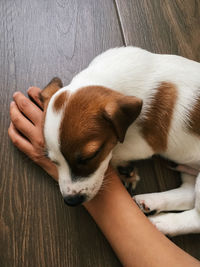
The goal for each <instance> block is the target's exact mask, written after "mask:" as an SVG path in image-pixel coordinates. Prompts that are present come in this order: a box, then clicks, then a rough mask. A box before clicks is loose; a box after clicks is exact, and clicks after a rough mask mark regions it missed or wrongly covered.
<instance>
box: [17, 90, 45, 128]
mask: <svg viewBox="0 0 200 267" xmlns="http://www.w3.org/2000/svg"><path fill="white" fill-rule="evenodd" d="M13 99H14V100H15V103H16V104H17V107H18V109H19V110H20V111H21V112H22V113H23V114H24V115H25V116H26V117H27V118H28V119H29V120H30V121H32V123H33V124H34V125H37V124H41V122H42V115H43V112H42V111H41V109H40V108H39V107H37V106H36V105H35V104H34V103H33V102H32V101H31V100H29V99H28V98H27V97H25V95H23V94H22V93H21V92H16V93H14V95H13Z"/></svg>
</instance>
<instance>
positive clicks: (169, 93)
mask: <svg viewBox="0 0 200 267" xmlns="http://www.w3.org/2000/svg"><path fill="white" fill-rule="evenodd" d="M176 100H177V89H176V87H175V85H174V84H172V83H167V82H163V83H161V85H160V86H159V87H158V88H157V92H156V94H155V96H154V98H153V100H152V103H151V106H150V108H149V110H148V111H147V113H146V114H145V117H144V118H143V119H141V121H140V122H139V125H140V126H141V132H142V135H143V137H144V138H145V139H146V141H147V143H148V144H149V145H150V146H151V147H152V149H153V150H154V152H155V153H160V152H164V151H165V150H166V149H167V139H168V138H167V137H168V132H169V129H170V125H171V119H172V115H173V111H174V106H175V103H176Z"/></svg>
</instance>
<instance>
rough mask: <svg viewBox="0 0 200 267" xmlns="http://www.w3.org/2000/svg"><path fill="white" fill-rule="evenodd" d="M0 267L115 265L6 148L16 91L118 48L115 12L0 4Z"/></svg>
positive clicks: (104, 246) (33, 169)
mask: <svg viewBox="0 0 200 267" xmlns="http://www.w3.org/2000/svg"><path fill="white" fill-rule="evenodd" d="M0 18H1V19H0V36H1V40H0V80H1V83H0V103H1V105H0V111H1V116H0V129H1V130H0V140H1V153H0V170H1V173H0V266H2V267H3V266H4V267H10V266H13V267H18V266H19V267H21V266H23V267H26V266H27V267H31V266H34V267H35V266H38V267H39V266H42V267H45V266H48V267H51V266H52V267H54V266H58V267H62V266H63V267H64V266H65V267H66V266H70V267H75V266H81V267H83V266H87V267H89V266H92V267H93V266H99V267H101V266H109V267H110V266H120V263H119V262H118V260H117V258H116V257H115V255H114V253H113V252H112V250H111V248H110V246H109V245H108V243H107V241H106V240H105V238H104V237H103V235H102V234H101V233H100V230H99V229H98V228H97V226H96V224H95V223H94V222H93V220H92V219H91V218H90V216H89V215H88V214H87V212H86V211H85V210H84V208H82V207H80V208H76V209H73V208H68V207H66V205H64V203H63V200H62V197H61V195H60V192H59V189H58V186H57V185H56V183H55V182H54V181H53V180H52V179H51V178H49V177H48V176H47V175H46V174H45V173H44V172H43V171H42V170H41V169H40V168H39V167H37V166H35V165H34V164H33V163H32V162H30V161H29V160H28V159H27V158H26V157H25V156H23V155H22V153H20V152H19V151H17V149H15V148H14V146H13V145H12V144H11V142H10V141H9V138H8V136H7V129H8V126H9V115H8V113H9V103H10V101H11V100H12V94H13V92H14V91H16V90H20V91H23V92H24V93H25V92H26V89H27V88H28V87H29V86H31V85H37V86H39V87H44V86H45V85H46V84H47V83H48V82H49V81H50V79H51V78H52V77H54V76H59V77H61V78H62V80H63V82H64V84H67V83H69V82H70V80H71V78H72V77H73V76H74V75H75V73H77V72H79V71H80V70H81V69H83V68H84V67H86V65H87V64H88V63H89V62H90V61H91V59H92V58H93V57H95V56H96V55H97V54H99V53H100V52H102V51H104V50H106V49H108V48H110V47H114V46H120V45H122V44H123V41H122V37H121V32H120V28H119V23H118V19H117V15H116V9H115V6H114V4H113V2H112V1H107V0H102V1H93V0H84V1H78V0H77V1H75V0H69V1H65V0H57V1H54V0H48V1H40V0H35V1H31V0H9V1H7V0H2V1H0Z"/></svg>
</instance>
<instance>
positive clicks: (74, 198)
mask: <svg viewBox="0 0 200 267" xmlns="http://www.w3.org/2000/svg"><path fill="white" fill-rule="evenodd" d="M85 200H86V196H85V195H80V194H79V195H70V196H66V197H64V202H65V204H67V205H69V206H77V205H80V204H81V203H83V202H84V201H85Z"/></svg>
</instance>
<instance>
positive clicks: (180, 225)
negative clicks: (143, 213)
mask: <svg viewBox="0 0 200 267" xmlns="http://www.w3.org/2000/svg"><path fill="white" fill-rule="evenodd" d="M148 218H149V219H150V221H151V222H152V223H153V224H154V225H155V226H156V228H157V229H158V230H160V231H161V232H162V233H163V234H165V235H169V236H176V235H184V234H190V233H200V212H199V211H198V210H197V209H192V210H187V211H183V212H181V213H161V214H157V215H153V216H149V217H148Z"/></svg>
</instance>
